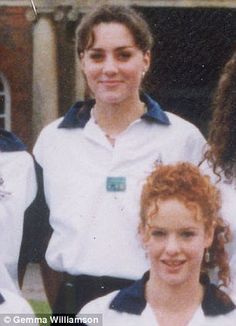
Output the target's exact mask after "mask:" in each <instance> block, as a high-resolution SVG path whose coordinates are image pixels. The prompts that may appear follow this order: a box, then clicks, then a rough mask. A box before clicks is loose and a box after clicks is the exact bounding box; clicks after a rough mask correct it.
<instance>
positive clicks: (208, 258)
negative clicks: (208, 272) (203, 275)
mask: <svg viewBox="0 0 236 326" xmlns="http://www.w3.org/2000/svg"><path fill="white" fill-rule="evenodd" d="M204 260H205V262H206V263H209V262H210V260H211V256H210V252H209V249H208V248H207V249H206V251H205V255H204Z"/></svg>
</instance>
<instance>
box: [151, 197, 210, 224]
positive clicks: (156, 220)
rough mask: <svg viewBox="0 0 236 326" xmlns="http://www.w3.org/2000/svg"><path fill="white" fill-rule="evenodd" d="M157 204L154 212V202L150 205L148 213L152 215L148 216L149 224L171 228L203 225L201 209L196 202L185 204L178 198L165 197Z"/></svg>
mask: <svg viewBox="0 0 236 326" xmlns="http://www.w3.org/2000/svg"><path fill="white" fill-rule="evenodd" d="M157 205H158V211H157V212H156V213H155V204H153V205H152V207H150V214H151V215H152V216H151V217H150V216H149V218H150V220H149V224H150V225H153V226H158V227H163V228H172V229H173V228H175V229H176V228H189V227H204V222H203V218H202V216H201V209H200V206H199V205H198V204H195V205H187V206H186V205H185V204H184V203H183V202H182V201H180V200H178V199H167V200H160V201H158V203H157ZM152 212H153V214H152ZM199 215H200V216H199ZM197 216H198V218H197ZM199 217H200V218H199Z"/></svg>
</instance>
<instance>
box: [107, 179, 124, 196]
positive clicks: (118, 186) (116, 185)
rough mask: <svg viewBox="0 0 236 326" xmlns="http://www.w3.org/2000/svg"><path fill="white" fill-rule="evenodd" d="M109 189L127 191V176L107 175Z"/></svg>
mask: <svg viewBox="0 0 236 326" xmlns="http://www.w3.org/2000/svg"><path fill="white" fill-rule="evenodd" d="M106 188H107V191H114V192H116V191H125V190H126V178H125V177H107V184H106Z"/></svg>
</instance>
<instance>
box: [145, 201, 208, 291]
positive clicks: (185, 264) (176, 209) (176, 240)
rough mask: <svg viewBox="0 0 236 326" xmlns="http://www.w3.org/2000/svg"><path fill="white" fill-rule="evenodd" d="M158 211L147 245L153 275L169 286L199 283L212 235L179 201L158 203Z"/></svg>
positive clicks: (193, 213) (192, 212) (146, 236)
mask: <svg viewBox="0 0 236 326" xmlns="http://www.w3.org/2000/svg"><path fill="white" fill-rule="evenodd" d="M158 207H159V210H158V212H157V214H156V215H155V216H154V217H153V218H152V219H151V221H150V222H149V225H150V227H148V228H147V227H146V228H145V230H143V231H142V232H144V233H145V232H148V235H145V234H144V239H146V240H144V244H145V247H146V248H147V253H148V256H149V259H150V262H151V273H153V275H155V277H156V278H157V279H159V280H160V281H161V282H165V283H168V284H170V285H176V284H181V283H184V282H189V280H190V281H191V280H196V279H197V280H198V279H199V275H200V270H201V264H202V259H203V255H204V251H205V248H207V247H209V246H210V245H211V242H212V235H208V233H206V232H205V228H204V223H203V220H202V219H200V220H196V217H195V210H194V211H193V210H192V209H190V208H187V207H186V206H185V205H184V203H182V202H181V201H179V200H177V199H168V200H163V201H160V202H159V203H158Z"/></svg>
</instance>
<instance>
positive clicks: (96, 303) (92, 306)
mask: <svg viewBox="0 0 236 326" xmlns="http://www.w3.org/2000/svg"><path fill="white" fill-rule="evenodd" d="M118 292H119V291H114V292H111V293H109V294H107V295H105V296H103V297H100V298H98V299H95V300H93V301H91V302H89V303H88V304H86V305H85V306H84V307H83V309H82V310H81V312H80V313H82V314H101V313H102V314H103V313H104V312H105V311H108V310H109V306H110V303H111V302H112V300H113V299H114V297H115V296H116V295H117V294H118Z"/></svg>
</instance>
